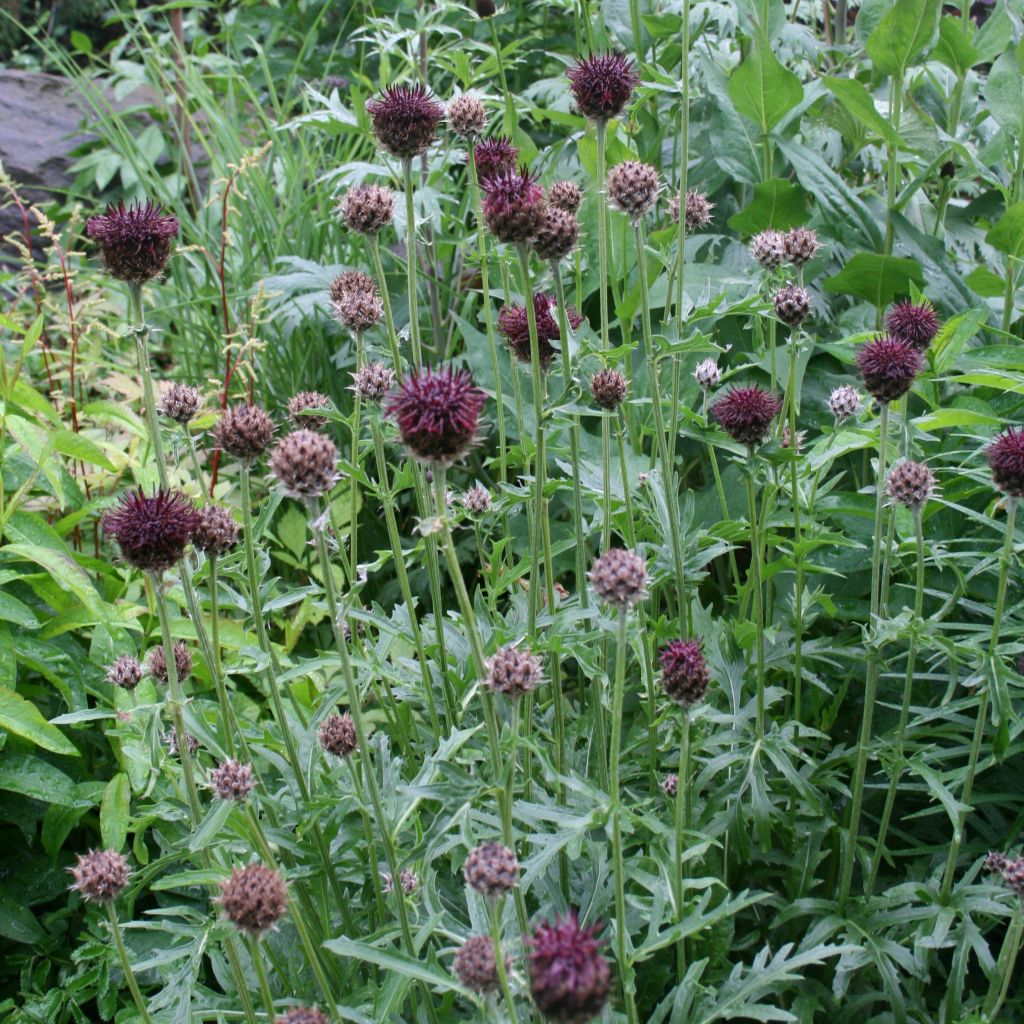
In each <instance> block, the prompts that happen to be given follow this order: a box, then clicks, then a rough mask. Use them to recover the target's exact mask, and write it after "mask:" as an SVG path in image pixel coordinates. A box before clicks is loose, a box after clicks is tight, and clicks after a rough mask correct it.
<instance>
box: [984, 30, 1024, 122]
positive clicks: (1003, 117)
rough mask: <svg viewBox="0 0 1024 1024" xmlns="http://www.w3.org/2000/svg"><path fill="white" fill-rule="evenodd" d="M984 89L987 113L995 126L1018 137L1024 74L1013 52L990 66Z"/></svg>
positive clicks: (1022, 107) (1021, 114)
mask: <svg viewBox="0 0 1024 1024" xmlns="http://www.w3.org/2000/svg"><path fill="white" fill-rule="evenodd" d="M984 89H985V99H986V101H987V106H988V112H989V113H990V114H991V115H992V117H993V118H994V119H995V121H996V124H998V125H999V127H1000V128H1005V129H1006V130H1007V131H1008V132H1010V134H1012V135H1013V136H1014V137H1015V138H1016V137H1018V136H1019V135H1020V127H1021V117H1022V116H1024V74H1022V73H1021V68H1020V62H1019V61H1018V59H1017V54H1016V53H1015V52H1014V51H1013V50H1007V51H1006V52H1005V53H1004V54H1003V55H1002V56H1001V57H999V58H998V59H997V60H996V62H995V63H994V64H993V65H992V70H991V71H990V72H989V73H988V78H987V79H986V81H985V86H984Z"/></svg>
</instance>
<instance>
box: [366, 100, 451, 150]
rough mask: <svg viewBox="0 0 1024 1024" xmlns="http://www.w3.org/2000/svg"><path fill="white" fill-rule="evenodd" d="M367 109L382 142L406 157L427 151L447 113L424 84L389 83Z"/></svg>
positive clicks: (375, 133)
mask: <svg viewBox="0 0 1024 1024" xmlns="http://www.w3.org/2000/svg"><path fill="white" fill-rule="evenodd" d="M366 112H367V113H368V114H369V115H370V120H371V121H372V123H373V134H374V135H376V136H377V139H378V141H379V142H380V144H381V145H382V146H383V147H384V148H385V149H386V150H387V151H388V152H389V153H393V154H394V155H395V156H397V157H401V158H402V159H403V160H408V159H411V158H412V157H414V156H416V155H417V154H419V153H423V152H425V151H426V149H427V148H428V147H429V146H430V144H431V142H433V141H434V133H435V132H436V131H437V126H438V125H439V124H440V123H441V120H442V118H443V117H444V107H443V106H441V104H440V103H438V102H437V100H435V99H434V98H433V96H431V95H430V93H429V92H428V91H427V90H426V88H424V86H422V85H392V86H389V87H388V88H387V89H385V90H384V91H383V92H382V93H381V94H380V96H379V97H378V98H376V99H372V100H370V101H369V102H368V103H367V104H366Z"/></svg>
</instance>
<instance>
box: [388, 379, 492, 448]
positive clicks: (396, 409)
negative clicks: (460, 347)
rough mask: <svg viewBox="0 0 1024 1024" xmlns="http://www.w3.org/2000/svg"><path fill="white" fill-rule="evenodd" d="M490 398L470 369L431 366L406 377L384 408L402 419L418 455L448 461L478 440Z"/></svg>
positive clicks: (410, 445) (406, 438) (405, 439)
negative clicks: (476, 382)
mask: <svg viewBox="0 0 1024 1024" xmlns="http://www.w3.org/2000/svg"><path fill="white" fill-rule="evenodd" d="M486 400H487V396H486V395H485V394H484V393H483V391H481V390H480V388H478V387H477V386H476V385H475V384H474V383H473V376H472V374H471V373H470V372H469V371H468V370H453V369H452V368H451V367H450V366H443V367H441V369H439V370H433V369H430V368H429V367H427V368H424V369H423V370H419V371H415V370H414V371H413V372H412V373H411V374H409V375H408V376H407V377H406V378H405V379H404V380H403V381H402V383H401V384H400V385H399V386H398V390H397V391H396V392H394V393H393V394H392V395H391V396H390V397H389V398H388V399H387V401H386V403H385V406H384V412H385V415H386V416H388V417H389V418H390V419H393V420H394V421H395V423H397V424H398V432H399V434H401V437H402V441H403V442H404V444H405V446H406V447H407V448H408V449H409V451H410V452H411V453H412V455H413V457H414V458H417V459H419V460H420V461H421V462H438V463H441V464H443V465H448V464H449V463H452V462H454V461H455V460H456V459H459V458H461V457H462V456H463V455H465V453H466V452H467V451H468V450H469V448H470V447H471V446H472V444H473V442H474V441H475V440H476V432H477V427H478V426H479V423H480V413H481V412H482V411H483V407H484V403H485V402H486Z"/></svg>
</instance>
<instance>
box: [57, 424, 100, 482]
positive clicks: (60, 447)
mask: <svg viewBox="0 0 1024 1024" xmlns="http://www.w3.org/2000/svg"><path fill="white" fill-rule="evenodd" d="M50 443H51V444H52V445H53V449H54V451H58V452H60V453H61V455H67V456H69V457H70V458H72V459H74V460H75V462H88V463H90V464H91V465H93V466H100V467H101V468H103V469H108V470H110V472H113V471H114V464H113V463H112V462H111V461H110V459H108V458H107V456H106V455H105V454H104V453H103V449H102V448H101V447H100V446H99V445H98V444H96V442H95V441H90V440H89V439H88V438H87V437H83V436H82V435H81V434H76V433H74V432H73V431H71V430H55V431H53V432H52V433H51V434H50Z"/></svg>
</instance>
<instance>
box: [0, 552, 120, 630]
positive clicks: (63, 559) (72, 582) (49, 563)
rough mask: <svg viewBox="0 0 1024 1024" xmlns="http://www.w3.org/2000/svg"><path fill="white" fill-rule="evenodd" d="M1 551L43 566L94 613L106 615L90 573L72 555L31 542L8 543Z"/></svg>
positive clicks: (100, 615) (102, 616)
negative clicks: (36, 545) (33, 544)
mask: <svg viewBox="0 0 1024 1024" xmlns="http://www.w3.org/2000/svg"><path fill="white" fill-rule="evenodd" d="M0 553H3V554H5V555H9V556H11V557H13V558H23V559H25V561H27V562H34V563H35V564H36V565H40V566H42V567H43V568H44V569H45V570H46V571H47V572H48V573H49V574H50V576H51V577H52V578H53V579H54V580H55V581H56V582H57V583H58V584H60V586H61V587H63V588H64V589H65V590H67V591H69V592H70V593H72V594H74V595H75V597H77V598H78V599H79V600H80V601H81V602H82V604H83V605H85V607H86V608H88V609H89V611H90V612H92V613H93V615H95V616H97V617H98V618H101V619H102V618H105V617H106V609H105V608H104V606H103V601H102V600H101V598H100V595H99V594H98V593H97V592H96V588H95V587H94V586H93V585H92V580H90V579H89V575H88V573H86V571H85V570H84V569H83V568H82V567H81V566H80V565H79V564H78V563H77V562H76V561H75V560H74V559H73V558H72V557H71V556H70V555H67V554H64V553H63V552H60V551H53V550H52V549H50V548H37V547H34V546H31V545H29V544H7V545H5V546H4V547H2V548H0Z"/></svg>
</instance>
